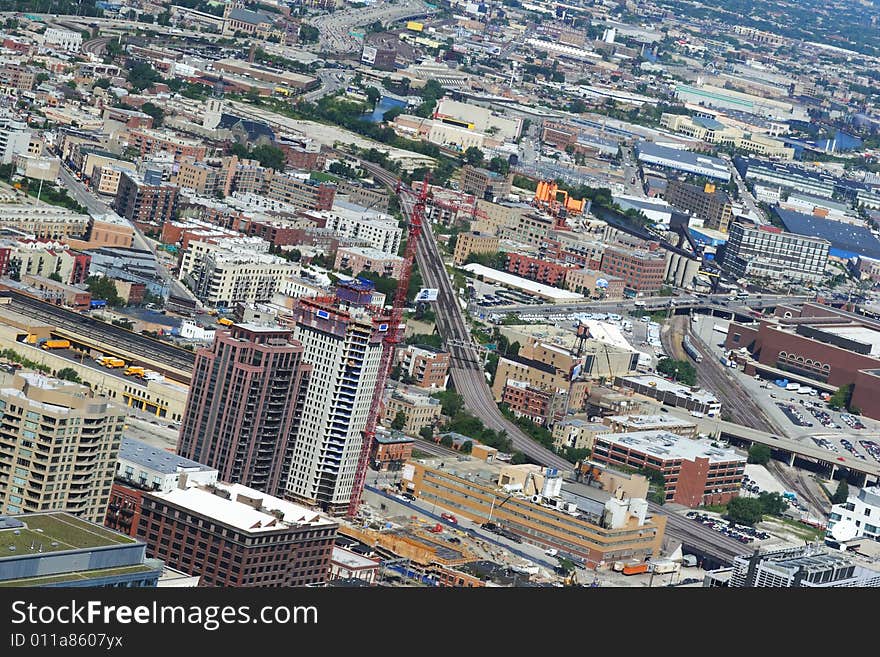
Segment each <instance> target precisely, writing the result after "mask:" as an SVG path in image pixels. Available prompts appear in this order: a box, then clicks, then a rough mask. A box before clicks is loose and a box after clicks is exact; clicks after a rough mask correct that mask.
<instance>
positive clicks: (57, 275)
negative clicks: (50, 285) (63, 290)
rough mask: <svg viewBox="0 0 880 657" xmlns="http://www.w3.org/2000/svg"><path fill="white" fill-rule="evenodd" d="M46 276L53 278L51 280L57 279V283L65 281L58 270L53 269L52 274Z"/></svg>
mask: <svg viewBox="0 0 880 657" xmlns="http://www.w3.org/2000/svg"><path fill="white" fill-rule="evenodd" d="M46 278H48V279H49V280H51V281H55V282H57V283H63V282H64V281H62V280H61V274H59V273H58V272H57V271H53V272H52V273H51V274H49V275H48V276H47V277H46Z"/></svg>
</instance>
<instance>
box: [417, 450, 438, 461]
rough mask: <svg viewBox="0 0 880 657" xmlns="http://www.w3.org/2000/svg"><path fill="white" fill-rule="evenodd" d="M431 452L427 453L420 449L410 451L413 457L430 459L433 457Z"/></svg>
mask: <svg viewBox="0 0 880 657" xmlns="http://www.w3.org/2000/svg"><path fill="white" fill-rule="evenodd" d="M433 456H434V455H433V454H428V452H423V451H422V450H420V449H414V450H413V451H412V457H413V458H414V459H430V458H433Z"/></svg>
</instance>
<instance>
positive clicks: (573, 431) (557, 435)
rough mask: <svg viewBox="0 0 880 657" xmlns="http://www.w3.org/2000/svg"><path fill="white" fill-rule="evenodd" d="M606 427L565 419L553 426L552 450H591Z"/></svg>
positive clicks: (594, 423) (571, 418)
mask: <svg viewBox="0 0 880 657" xmlns="http://www.w3.org/2000/svg"><path fill="white" fill-rule="evenodd" d="M607 431H608V427H607V426H606V425H604V424H600V423H598V422H590V421H588V420H585V419H580V418H575V417H565V418H563V419H561V420H560V421H559V422H557V423H556V424H554V425H553V448H554V449H557V450H561V449H566V448H568V449H589V450H592V449H593V442H594V440H595V438H596V436H598V435H599V434H601V433H605V432H607Z"/></svg>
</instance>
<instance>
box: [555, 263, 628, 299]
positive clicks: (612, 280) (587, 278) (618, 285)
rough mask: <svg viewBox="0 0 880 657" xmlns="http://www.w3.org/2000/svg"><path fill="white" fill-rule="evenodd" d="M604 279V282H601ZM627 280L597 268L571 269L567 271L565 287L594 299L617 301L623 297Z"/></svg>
mask: <svg viewBox="0 0 880 657" xmlns="http://www.w3.org/2000/svg"><path fill="white" fill-rule="evenodd" d="M600 281H604V284H602V283H600ZM624 288H626V283H625V281H624V280H623V279H622V278H620V277H618V276H612V275H611V274H606V273H604V272H601V271H598V270H596V269H574V268H572V269H569V270H568V271H567V272H565V289H566V290H571V291H572V292H577V293H579V294H583V295H585V296H589V297H590V298H592V299H604V300H606V301H615V300H619V299H623V290H624Z"/></svg>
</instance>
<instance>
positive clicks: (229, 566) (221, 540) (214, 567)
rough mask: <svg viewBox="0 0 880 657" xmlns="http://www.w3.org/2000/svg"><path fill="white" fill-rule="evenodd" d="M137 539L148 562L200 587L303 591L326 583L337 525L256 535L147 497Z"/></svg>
mask: <svg viewBox="0 0 880 657" xmlns="http://www.w3.org/2000/svg"><path fill="white" fill-rule="evenodd" d="M136 536H137V538H138V539H139V540H141V541H143V542H145V543H146V544H147V555H148V556H150V557H151V558H156V559H162V560H163V561H164V562H165V563H166V565H168V566H170V567H171V568H175V569H177V570H180V571H182V572H185V573H187V574H189V575H199V576H200V577H201V579H200V585H201V586H243V587H287V586H306V585H308V584H322V583H324V582H325V581H326V580H327V574H328V572H329V570H330V556H331V554H332V552H333V542H334V538H335V536H336V525H330V526H327V527H319V528H314V527H312V526H309V525H304V526H302V527H285V528H282V529H278V530H277V531H265V532H260V533H259V534H258V535H254V534H250V533H248V532H246V531H242V530H239V529H236V528H234V527H230V526H228V525H225V524H223V523H222V521H220V520H217V519H214V518H210V517H205V516H201V515H199V514H198V513H196V512H194V511H191V510H189V509H178V508H177V507H175V506H173V505H171V504H168V503H167V502H166V501H165V500H163V499H161V498H158V497H154V496H153V495H151V494H150V493H145V494H144V497H143V505H142V512H141V517H140V522H139V524H138V528H137V534H136ZM255 536H256V537H255Z"/></svg>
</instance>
